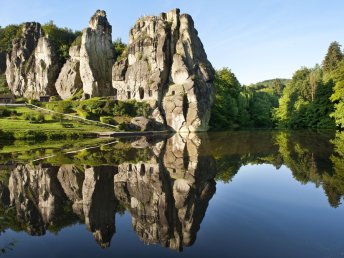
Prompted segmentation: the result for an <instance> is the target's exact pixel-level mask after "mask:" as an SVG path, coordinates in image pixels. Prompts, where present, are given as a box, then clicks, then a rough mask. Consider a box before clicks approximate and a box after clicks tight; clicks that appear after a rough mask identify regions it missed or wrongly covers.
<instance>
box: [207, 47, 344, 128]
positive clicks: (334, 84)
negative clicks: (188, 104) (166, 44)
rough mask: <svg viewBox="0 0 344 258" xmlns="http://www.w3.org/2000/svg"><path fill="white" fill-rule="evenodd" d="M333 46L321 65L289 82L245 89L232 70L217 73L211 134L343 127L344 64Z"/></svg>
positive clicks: (259, 85)
mask: <svg viewBox="0 0 344 258" xmlns="http://www.w3.org/2000/svg"><path fill="white" fill-rule="evenodd" d="M343 55H344V54H343V52H342V50H341V45H340V44H339V43H338V42H332V43H331V44H330V46H329V48H328V52H327V54H326V56H325V58H324V60H323V62H322V64H321V65H315V66H314V67H313V68H307V67H302V68H300V69H299V70H297V71H296V72H295V73H294V75H293V77H292V79H291V80H287V79H274V80H267V81H264V82H260V83H257V84H252V85H249V86H241V85H240V83H239V82H238V80H237V78H236V77H235V75H234V74H233V73H232V72H231V70H230V69H228V68H222V69H220V70H217V71H216V78H215V87H216V96H215V104H214V107H213V110H212V117H211V122H210V124H211V127H212V128H213V129H228V128H243V127H270V128H271V127H277V128H294V129H296V128H337V129H343V128H344V60H343Z"/></svg>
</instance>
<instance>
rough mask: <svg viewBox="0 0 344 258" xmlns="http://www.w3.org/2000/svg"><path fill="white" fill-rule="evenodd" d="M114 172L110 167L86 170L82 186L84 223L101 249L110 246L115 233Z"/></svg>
mask: <svg viewBox="0 0 344 258" xmlns="http://www.w3.org/2000/svg"><path fill="white" fill-rule="evenodd" d="M115 171H116V170H115V168H114V167H111V166H109V167H91V168H87V169H86V170H85V180H84V182H83V186H82V196H83V210H84V215H85V223H86V225H87V228H88V229H89V230H90V231H91V232H92V233H93V236H94V238H95V240H96V241H97V243H98V244H99V245H100V246H101V247H102V248H105V247H109V246H110V242H111V238H112V236H113V234H114V233H115V231H116V229H115V224H114V216H115V209H116V206H117V202H116V198H115V193H114V174H115Z"/></svg>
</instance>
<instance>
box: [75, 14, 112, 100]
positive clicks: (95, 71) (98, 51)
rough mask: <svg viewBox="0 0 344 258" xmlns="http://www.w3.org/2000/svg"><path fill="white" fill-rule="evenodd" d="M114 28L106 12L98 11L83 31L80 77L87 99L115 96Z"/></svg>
mask: <svg viewBox="0 0 344 258" xmlns="http://www.w3.org/2000/svg"><path fill="white" fill-rule="evenodd" d="M111 34H112V27H111V25H110V24H109V22H108V20H107V18H106V13H105V11H100V10H98V11H97V12H96V13H95V14H94V15H93V16H92V18H91V20H90V23H89V27H88V28H86V29H84V30H83V34H82V40H81V49H80V75H81V80H82V82H83V89H84V93H85V94H87V97H97V96H110V95H112V94H113V88H112V82H111V80H112V79H111V78H112V76H111V73H112V65H113V58H114V56H113V46H112V36H111Z"/></svg>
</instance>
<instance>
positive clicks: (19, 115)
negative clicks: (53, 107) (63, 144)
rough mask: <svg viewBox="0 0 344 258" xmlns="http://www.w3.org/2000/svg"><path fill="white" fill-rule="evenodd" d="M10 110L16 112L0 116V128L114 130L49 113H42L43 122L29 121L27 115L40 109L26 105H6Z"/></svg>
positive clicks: (34, 113)
mask: <svg viewBox="0 0 344 258" xmlns="http://www.w3.org/2000/svg"><path fill="white" fill-rule="evenodd" d="M6 109H7V110H8V111H10V112H16V113H14V115H11V116H8V117H0V130H38V131H61V130H63V131H70V132H103V131H114V128H111V127H104V126H97V125H96V124H94V125H93V124H91V123H82V122H79V121H75V120H72V119H62V121H60V120H59V119H57V118H54V116H53V115H51V114H49V113H42V114H43V115H44V121H43V122H35V121H30V120H28V119H27V118H26V117H27V116H28V115H32V116H35V115H38V114H39V113H40V111H37V110H34V109H30V108H27V107H6Z"/></svg>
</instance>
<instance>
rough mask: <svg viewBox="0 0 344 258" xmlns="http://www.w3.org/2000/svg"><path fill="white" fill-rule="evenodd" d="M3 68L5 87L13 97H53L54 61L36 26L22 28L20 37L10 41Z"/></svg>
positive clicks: (51, 49)
mask: <svg viewBox="0 0 344 258" xmlns="http://www.w3.org/2000/svg"><path fill="white" fill-rule="evenodd" d="M6 64H7V68H6V80H7V84H8V86H9V88H10V90H11V91H12V93H13V94H14V95H15V96H18V97H27V98H39V97H40V96H44V95H56V89H55V81H56V78H57V76H58V73H59V64H58V58H57V55H56V53H55V50H54V48H53V46H52V44H51V42H50V40H49V38H47V37H44V35H43V31H42V28H41V25H40V24H39V23H35V22H32V23H25V24H23V29H22V36H21V37H20V38H18V39H15V40H14V41H13V47H12V51H11V53H10V54H8V55H7V60H6Z"/></svg>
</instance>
